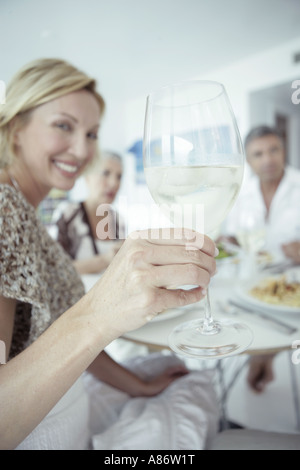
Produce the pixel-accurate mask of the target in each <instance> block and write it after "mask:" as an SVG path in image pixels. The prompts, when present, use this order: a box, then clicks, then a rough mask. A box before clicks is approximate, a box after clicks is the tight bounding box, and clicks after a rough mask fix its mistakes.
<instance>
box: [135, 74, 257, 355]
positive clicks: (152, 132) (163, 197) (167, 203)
mask: <svg viewBox="0 0 300 470" xmlns="http://www.w3.org/2000/svg"><path fill="white" fill-rule="evenodd" d="M143 153H144V170H145V177H146V183H147V185H148V188H149V191H150V193H151V195H152V197H153V199H154V201H155V202H156V203H157V204H159V206H160V208H161V209H162V211H163V212H164V213H165V214H166V215H167V216H168V217H169V218H170V220H171V222H173V223H174V225H175V227H176V226H178V227H179V226H181V227H183V226H185V227H186V226H187V223H186V220H188V225H190V227H189V228H192V229H194V230H196V231H197V232H202V233H204V232H205V233H206V234H207V235H210V234H213V233H214V232H215V231H216V230H217V229H218V227H219V226H220V224H221V223H222V221H223V220H224V218H225V217H226V215H227V214H228V212H229V211H230V209H231V207H232V205H233V203H234V201H235V199H236V197H237V195H238V193H239V190H240V186H241V183H242V179H243V173H244V153H243V147H242V143H241V139H240V135H239V131H238V127H237V124H236V120H235V117H234V114H233V111H232V109H231V105H230V102H229V99H228V97H227V93H226V91H225V88H224V86H223V85H222V84H220V83H218V82H213V81H201V80H194V81H187V82H181V83H178V84H173V85H170V86H165V87H163V88H161V89H160V90H158V91H156V92H153V93H151V94H150V95H149V96H148V98H147V106H146V116H145V129H144V149H143ZM187 215H188V216H187ZM180 216H181V218H180ZM201 222H203V223H201ZM252 339H253V335H252V332H251V330H250V329H249V328H248V327H247V326H246V325H244V324H241V323H239V322H237V321H231V320H227V319H221V320H219V319H218V320H214V319H213V318H212V313H211V306H210V297H209V292H208V293H207V296H206V302H205V315H204V318H203V319H197V320H194V321H190V322H186V323H183V324H181V325H179V326H178V327H177V328H175V330H174V331H173V332H172V333H171V334H170V336H169V344H170V347H171V349H173V350H174V351H175V352H177V353H179V354H183V355H187V356H190V357H198V358H205V359H207V358H221V357H226V356H230V355H233V354H238V353H240V352H242V351H244V350H246V349H247V348H248V347H249V346H250V344H251V342H252Z"/></svg>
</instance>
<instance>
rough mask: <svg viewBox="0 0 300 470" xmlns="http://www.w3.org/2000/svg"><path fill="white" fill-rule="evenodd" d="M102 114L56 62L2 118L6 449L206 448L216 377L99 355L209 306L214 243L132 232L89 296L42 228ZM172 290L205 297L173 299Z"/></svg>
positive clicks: (35, 72)
mask: <svg viewBox="0 0 300 470" xmlns="http://www.w3.org/2000/svg"><path fill="white" fill-rule="evenodd" d="M104 109H105V102H104V100H103V98H102V96H101V95H99V93H98V92H97V91H96V82H95V80H94V79H92V78H90V77H89V76H88V75H86V74H85V73H83V72H81V71H80V70H78V69H76V68H75V67H74V66H72V65H71V64H68V63H67V62H65V61H63V60H60V59H38V60H35V61H33V62H31V63H30V64H27V65H25V66H24V67H23V68H22V69H21V70H20V71H19V72H18V73H16V75H15V76H14V77H13V78H12V81H11V82H10V84H9V85H8V87H7V99H6V103H5V105H4V106H3V108H1V109H0V169H1V171H0V240H1V243H0V340H1V341H2V343H4V344H5V352H6V359H5V360H6V361H7V364H2V365H0V383H1V386H0V403H1V413H0V414H1V419H0V449H2V450H4V449H22V450H25V449H26V450H87V449H89V448H91V446H93V448H94V449H106V450H107V449H119V450H121V449H145V448H147V449H157V450H159V449H180V450H183V449H200V448H204V446H205V445H206V441H207V440H208V438H210V437H213V435H214V434H215V432H216V429H217V416H218V409H217V406H216V400H215V395H214V388H213V385H212V382H211V379H212V377H211V374H209V371H207V372H208V373H205V371H195V372H189V371H188V370H187V368H186V367H185V365H184V364H183V363H182V361H179V360H178V359H177V358H176V357H175V356H174V355H168V356H167V355H164V354H159V355H158V356H155V357H153V356H152V355H149V356H147V357H145V358H143V357H142V358H137V359H136V360H132V362H131V363H130V364H128V363H127V364H126V366H124V365H122V364H118V363H116V362H115V361H113V360H112V359H111V358H110V357H109V356H108V355H107V354H106V353H105V351H104V349H105V348H106V347H107V345H108V344H110V343H111V342H112V341H114V340H115V339H116V338H119V337H120V336H122V335H123V334H124V333H126V332H128V331H132V330H135V329H137V328H139V327H141V326H142V325H144V324H146V323H147V322H148V321H150V320H151V319H152V318H154V317H155V316H156V315H157V314H158V313H160V312H161V311H163V310H164V309H167V308H174V307H175V306H176V307H177V306H184V305H188V304H191V303H195V302H198V301H200V300H201V299H203V297H204V296H205V289H207V286H208V284H209V281H210V278H211V276H212V274H213V273H214V272H215V268H216V263H215V260H214V256H215V255H216V251H215V244H214V243H213V241H212V240H210V239H209V238H208V237H204V243H202V241H203V239H202V236H200V237H199V236H196V235H197V234H196V233H195V232H192V231H191V230H188V229H186V230H185V231H184V232H182V236H181V238H179V237H178V233H177V237H176V238H175V237H174V231H171V232H170V239H169V240H165V239H163V238H162V237H159V238H157V237H156V238H154V237H151V233H149V232H148V231H146V230H145V231H141V232H138V233H135V235H134V236H131V237H130V236H129V237H128V238H127V239H126V240H125V241H124V244H123V245H122V247H121V249H120V250H119V251H118V253H117V254H116V256H115V257H114V258H113V260H112V262H111V264H110V266H109V269H107V270H105V272H104V274H103V276H102V277H101V279H99V280H98V282H97V283H96V284H95V285H94V286H93V288H92V289H90V291H89V292H88V293H87V294H85V293H84V286H83V284H82V281H81V279H80V276H79V275H78V273H77V271H76V270H75V268H74V266H73V263H72V262H71V260H70V257H69V256H68V255H67V253H66V252H65V251H64V250H63V248H62V247H61V246H60V245H59V244H58V243H57V241H55V240H53V239H52V238H51V237H50V235H49V233H48V232H47V230H46V229H45V227H44V226H43V225H42V223H41V221H40V220H39V219H38V216H37V212H36V209H37V207H38V206H39V204H40V203H41V202H42V200H43V199H44V198H45V197H46V196H47V195H48V193H49V191H51V189H52V188H57V189H60V190H62V191H70V190H71V189H72V188H73V186H74V184H75V181H76V178H77V177H79V176H80V175H81V174H82V172H83V171H84V170H85V169H86V168H87V167H88V165H89V164H90V163H91V161H92V160H93V159H94V157H95V154H96V150H97V135H98V129H99V127H100V123H101V119H102V116H103V113H104ZM200 240H201V241H200ZM187 246H192V247H193V248H195V249H196V251H195V253H194V254H195V256H193V259H191V256H190V253H189V250H187V249H186V248H187ZM158 261H159V262H158ZM191 263H192V265H193V269H192V270H191V269H190V267H191ZM174 279H175V281H176V282H177V283H178V285H190V284H191V283H192V282H193V283H194V284H195V281H196V284H197V286H198V287H195V288H194V289H191V290H189V291H183V290H182V289H174V290H173V289H172V290H171V289H167V288H166V287H167V286H169V285H170V284H171V282H174ZM87 370H88V371H89V372H90V373H89V374H86V371H87ZM86 375H87V379H88V380H89V381H90V382H92V383H90V384H89V386H88V384H86V383H85V380H84V379H85V378H86V377H85V376H86ZM90 413H91V415H90Z"/></svg>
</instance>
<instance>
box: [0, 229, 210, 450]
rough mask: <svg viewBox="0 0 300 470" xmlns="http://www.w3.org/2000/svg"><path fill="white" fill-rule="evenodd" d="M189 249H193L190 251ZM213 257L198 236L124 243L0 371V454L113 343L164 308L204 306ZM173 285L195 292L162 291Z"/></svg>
mask: <svg viewBox="0 0 300 470" xmlns="http://www.w3.org/2000/svg"><path fill="white" fill-rule="evenodd" d="M189 233H190V232H189ZM134 238H136V239H134ZM187 243H188V244H189V245H191V246H192V247H193V248H194V249H190V250H187V249H186V245H187ZM214 254H215V245H214V243H213V242H212V241H211V240H210V239H208V238H207V237H205V239H204V244H203V246H202V238H201V237H200V240H198V239H197V237H196V239H195V241H193V242H191V241H190V238H188V235H186V238H185V237H183V238H182V239H181V240H178V239H177V238H176V239H175V238H174V235H172V234H171V238H170V239H169V240H164V239H159V240H156V239H155V240H152V239H151V238H149V237H148V238H147V235H146V232H141V233H140V234H139V236H138V237H132V238H129V239H128V240H127V241H126V242H125V243H124V245H123V246H122V248H121V249H120V251H119V252H118V253H117V255H116V256H115V257H114V259H113V261H112V263H111V264H110V266H109V267H108V269H107V270H106V271H105V273H104V275H103V276H102V277H101V279H100V280H99V281H98V282H97V283H96V285H95V286H94V287H93V288H92V289H91V290H90V291H89V292H88V293H87V294H86V295H85V296H84V297H82V299H81V300H80V301H79V302H77V303H76V304H75V305H74V306H73V307H72V308H70V309H69V310H67V311H66V312H65V313H64V314H63V315H62V316H61V317H60V318H59V319H57V320H56V321H55V322H54V323H53V324H52V325H51V326H50V327H49V328H48V329H47V330H46V331H45V332H44V333H43V334H42V335H41V336H40V337H39V338H38V339H37V340H36V341H35V342H34V343H33V344H32V345H31V346H29V347H28V348H27V349H26V350H24V351H23V352H22V353H21V354H19V355H18V356H16V357H15V358H13V359H12V360H11V361H9V362H8V363H7V364H5V365H1V366H0V403H2V404H3V403H4V404H5V406H1V407H0V448H2V449H11V448H15V447H16V446H17V445H18V444H19V443H20V442H21V441H22V440H24V439H25V437H26V436H27V435H28V434H29V433H30V432H31V431H32V430H33V429H34V428H35V427H36V426H37V425H38V424H39V423H40V422H41V421H42V419H43V418H44V417H45V416H46V414H47V413H48V412H49V411H50V410H51V409H52V408H53V406H54V405H55V404H56V403H57V402H58V401H59V400H60V398H61V397H62V396H63V395H64V394H65V393H66V391H67V390H68V389H69V388H70V387H71V386H72V385H73V383H74V382H75V381H76V380H77V378H78V377H79V376H80V375H81V374H82V372H83V371H84V370H86V369H87V368H88V367H89V365H90V364H91V363H93V362H94V361H95V359H96V358H97V356H98V355H99V354H100V352H101V351H102V350H103V349H104V348H105V347H106V346H107V345H108V344H109V343H110V342H111V341H112V340H114V339H116V338H118V337H119V336H121V335H122V334H124V333H125V332H127V331H130V330H134V329H137V328H139V327H141V326H142V325H144V324H145V323H146V322H147V321H148V319H149V318H151V317H153V316H155V315H157V314H158V313H159V312H161V311H163V310H165V309H167V308H173V307H175V306H183V305H188V304H190V303H194V302H198V301H199V300H201V299H202V298H203V292H202V290H203V288H206V287H207V285H208V283H209V281H210V277H211V275H212V274H213V273H214V272H215V269H216V263H215V261H214V258H213V257H214ZM174 282H175V283H176V284H177V285H191V284H193V285H198V286H199V287H197V288H195V289H192V290H190V291H186V290H182V289H174V290H173V289H170V290H169V289H166V288H165V287H166V286H169V285H171V284H174ZM116 286H117V287H118V288H117V289H116ZM0 309H1V312H2V313H1V316H3V317H4V316H9V314H10V313H11V312H8V310H9V309H12V304H11V305H10V307H9V308H8V309H7V306H6V305H5V301H3V299H2V302H1V305H0ZM6 330H7V331H8V327H7V328H6ZM7 331H6V333H5V334H7ZM0 335H1V332H0ZM15 423H18V426H15Z"/></svg>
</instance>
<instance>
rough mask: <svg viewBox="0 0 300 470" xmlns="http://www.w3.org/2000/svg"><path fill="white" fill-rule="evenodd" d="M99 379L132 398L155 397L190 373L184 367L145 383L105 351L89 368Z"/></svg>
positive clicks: (167, 371) (174, 368)
mask: <svg viewBox="0 0 300 470" xmlns="http://www.w3.org/2000/svg"><path fill="white" fill-rule="evenodd" d="M88 370H89V372H91V373H92V374H93V375H94V376H95V377H96V378H97V379H99V380H101V381H103V382H105V383H107V384H108V385H111V386H112V387H115V388H118V389H119V390H122V391H123V392H125V393H128V395H130V396H132V397H139V396H153V395H157V394H158V393H160V392H161V391H162V390H164V389H165V388H166V387H167V386H168V385H169V384H170V383H171V382H173V381H174V380H176V379H177V378H179V377H181V376H182V375H185V374H187V373H188V371H187V369H186V368H185V367H183V366H177V367H173V368H171V369H168V370H166V371H165V372H164V373H163V374H162V375H160V376H158V377H156V378H155V379H154V380H151V381H144V380H142V379H140V378H139V377H138V376H137V375H135V374H133V373H132V372H131V371H129V370H127V369H125V367H123V366H121V365H119V364H117V363H116V362H115V361H114V360H113V359H112V358H111V357H109V356H108V355H107V354H106V353H105V352H104V351H103V352H102V353H101V354H99V356H98V357H97V358H96V359H95V361H94V362H93V363H92V364H91V365H90V367H89V368H88Z"/></svg>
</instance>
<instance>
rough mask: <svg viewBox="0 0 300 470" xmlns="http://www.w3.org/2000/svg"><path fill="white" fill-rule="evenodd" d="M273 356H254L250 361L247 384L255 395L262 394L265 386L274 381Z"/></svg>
mask: <svg viewBox="0 0 300 470" xmlns="http://www.w3.org/2000/svg"><path fill="white" fill-rule="evenodd" d="M274 357H275V354H266V355H263V356H254V357H252V358H251V360H250V366H249V371H248V378H247V380H248V384H249V385H250V387H251V388H252V390H254V391H255V392H257V393H262V392H263V391H264V390H265V388H266V386H267V384H268V383H270V382H272V381H273V380H274V372H273V360H274Z"/></svg>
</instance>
